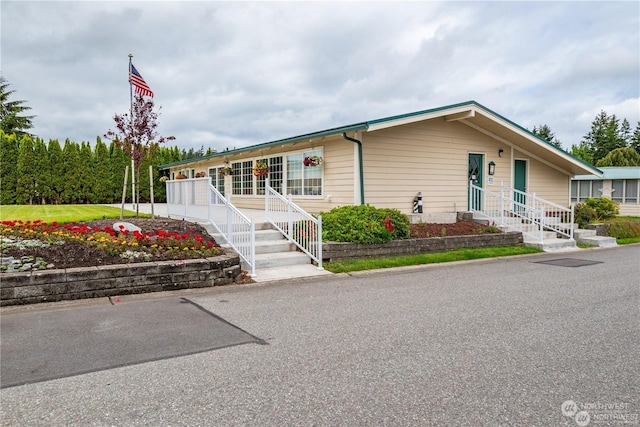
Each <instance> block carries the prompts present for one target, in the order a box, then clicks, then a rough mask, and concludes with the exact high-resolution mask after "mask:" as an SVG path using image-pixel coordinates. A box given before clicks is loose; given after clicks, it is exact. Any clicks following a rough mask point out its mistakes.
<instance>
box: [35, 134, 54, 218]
mask: <svg viewBox="0 0 640 427" xmlns="http://www.w3.org/2000/svg"><path fill="white" fill-rule="evenodd" d="M33 154H34V169H35V170H34V173H35V179H36V193H37V195H38V198H39V199H40V200H39V203H41V204H43V205H44V204H46V203H48V201H49V199H50V198H51V196H52V194H53V192H52V191H51V163H50V162H49V153H48V151H47V146H46V145H45V143H44V141H43V140H42V139H40V138H36V140H35V143H34V146H33Z"/></svg>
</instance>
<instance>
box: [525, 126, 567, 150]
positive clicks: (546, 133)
mask: <svg viewBox="0 0 640 427" xmlns="http://www.w3.org/2000/svg"><path fill="white" fill-rule="evenodd" d="M532 132H533V133H535V134H536V135H538V136H539V137H540V138H542V139H544V140H545V141H549V142H550V143H551V144H553V145H555V146H556V147H558V148H562V143H561V142H560V141H558V139H557V138H556V135H555V134H554V133H553V132H551V128H550V127H549V126H547V125H540V126H534V127H533V131H532Z"/></svg>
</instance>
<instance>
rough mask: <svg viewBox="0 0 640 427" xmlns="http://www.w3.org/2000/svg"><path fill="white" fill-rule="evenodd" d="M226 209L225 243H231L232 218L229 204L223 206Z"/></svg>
mask: <svg viewBox="0 0 640 427" xmlns="http://www.w3.org/2000/svg"><path fill="white" fill-rule="evenodd" d="M225 208H226V211H227V243H228V244H230V245H231V244H233V243H234V241H233V240H234V239H233V218H232V214H233V212H232V211H231V208H229V206H228V205H227V206H225Z"/></svg>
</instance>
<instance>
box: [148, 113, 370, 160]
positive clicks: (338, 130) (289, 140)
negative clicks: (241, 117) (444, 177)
mask: <svg viewBox="0 0 640 427" xmlns="http://www.w3.org/2000/svg"><path fill="white" fill-rule="evenodd" d="M367 127H368V126H367V123H366V122H363V123H355V124H352V125H347V126H340V127H337V128H331V129H326V130H322V131H319V132H312V133H306V134H304V135H298V136H294V137H291V138H285V139H278V140H276V141H270V142H264V143H262V144H257V145H250V146H248V147H243V148H237V149H235V150H225V151H221V152H219V153H213V154H210V155H208V156H203V157H195V158H190V159H185V160H180V161H178V162H173V163H167V164H166V165H160V166H159V169H161V170H162V169H169V168H172V167H174V166H180V165H185V164H188V163H193V162H195V161H201V160H208V159H214V158H216V157H224V156H228V155H231V154H239V153H245V152H247V151H255V150H262V149H264V148H269V147H273V146H276V145H286V144H293V143H296V142H300V141H304V140H308V139H315V138H322V137H324V136H331V135H339V134H341V133H343V132H354V131H359V130H366V129H367Z"/></svg>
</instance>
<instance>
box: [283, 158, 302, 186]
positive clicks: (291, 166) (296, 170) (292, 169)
mask: <svg viewBox="0 0 640 427" xmlns="http://www.w3.org/2000/svg"><path fill="white" fill-rule="evenodd" d="M302 160H303V159H302V153H299V154H290V155H288V156H287V193H288V194H292V195H294V196H299V195H302Z"/></svg>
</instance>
